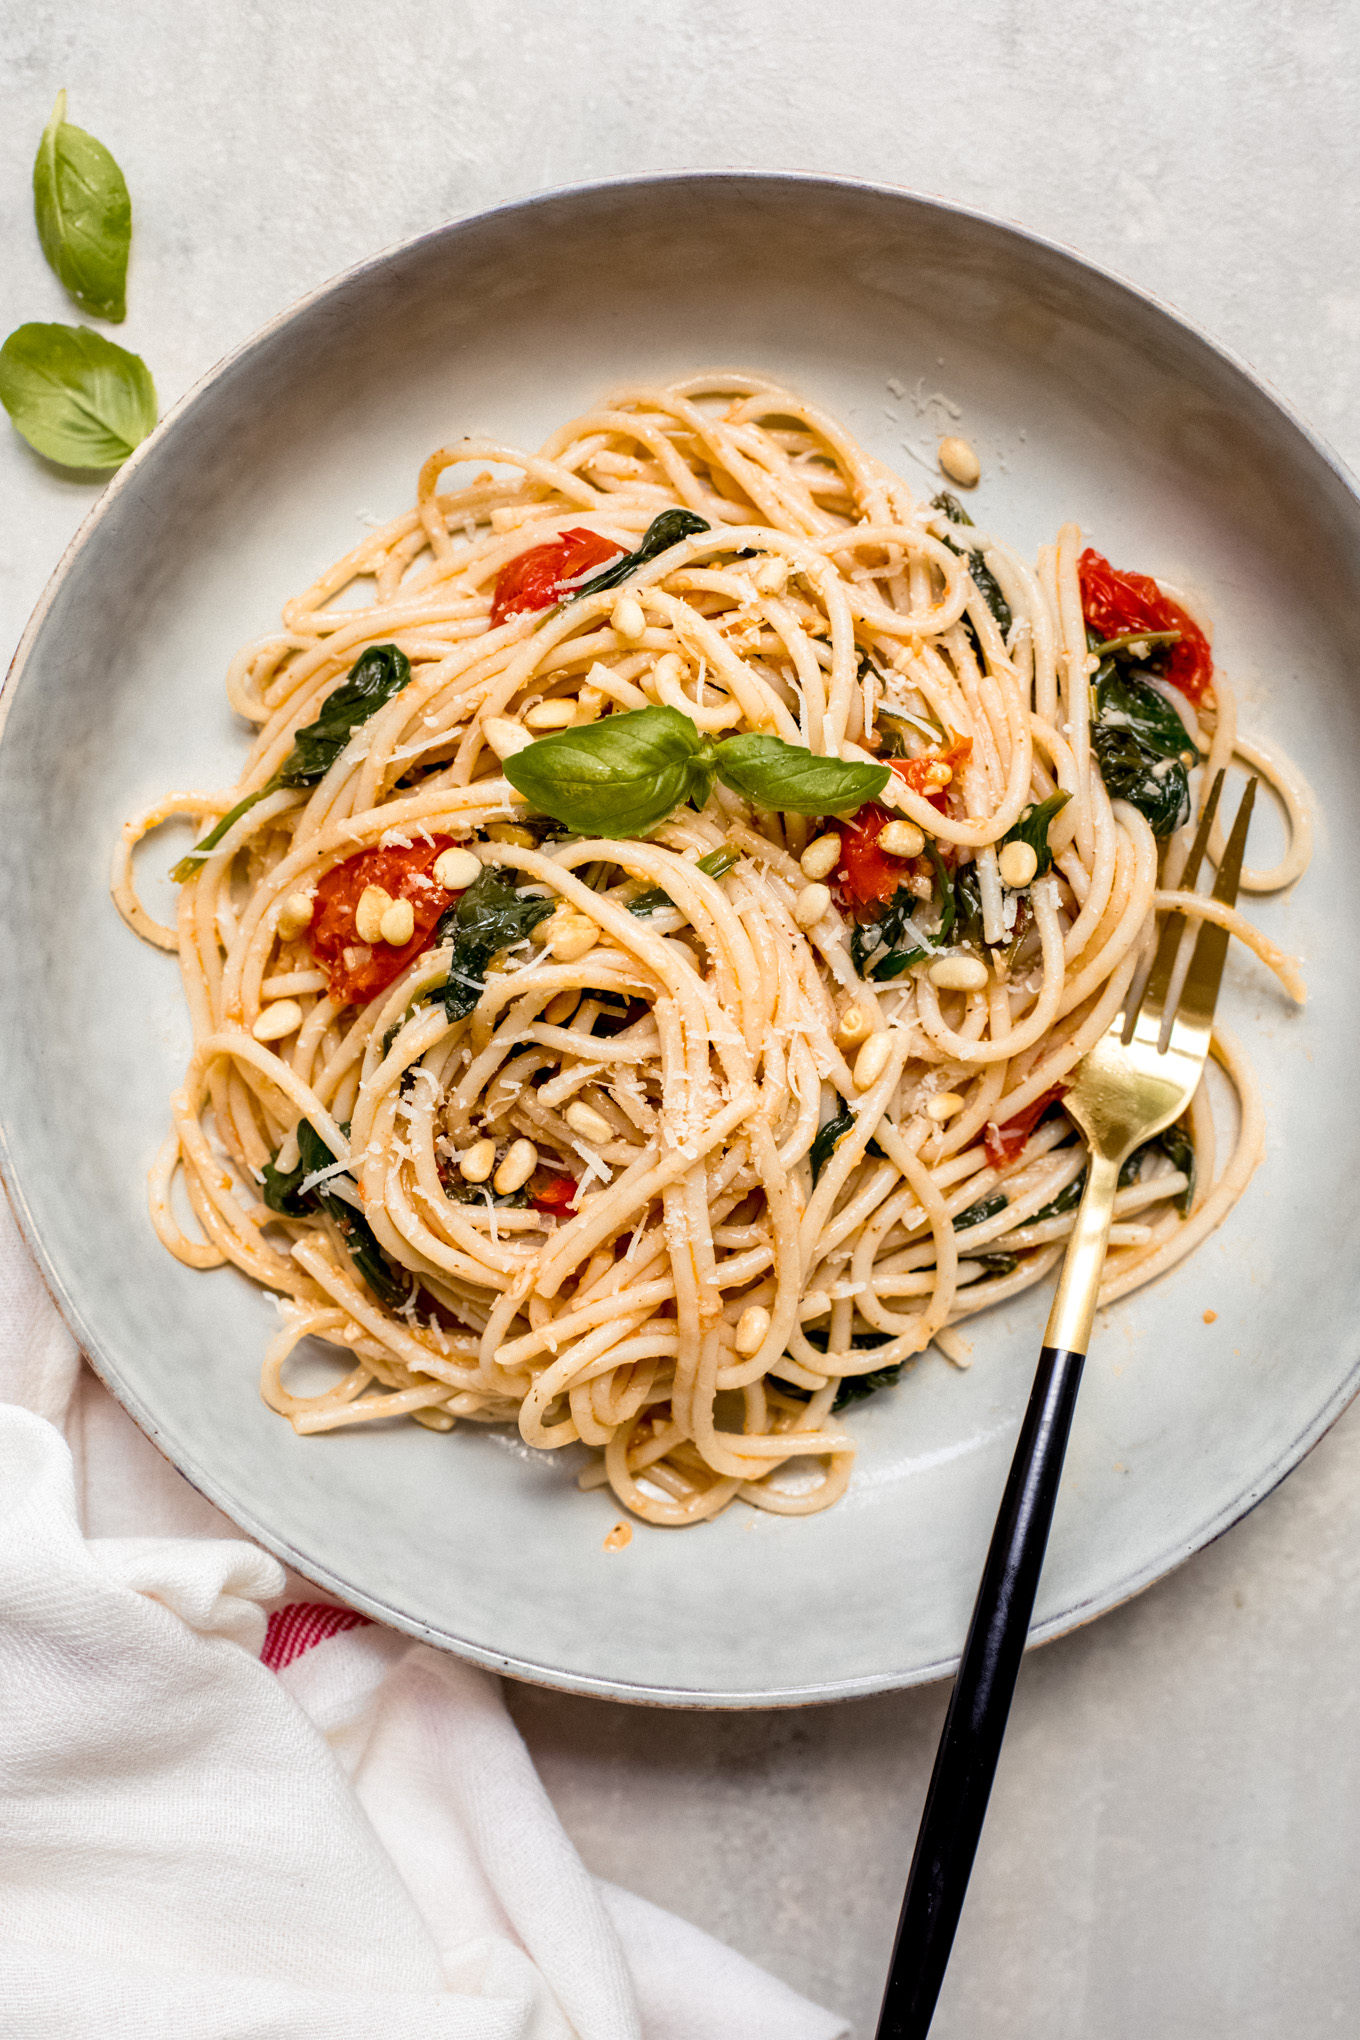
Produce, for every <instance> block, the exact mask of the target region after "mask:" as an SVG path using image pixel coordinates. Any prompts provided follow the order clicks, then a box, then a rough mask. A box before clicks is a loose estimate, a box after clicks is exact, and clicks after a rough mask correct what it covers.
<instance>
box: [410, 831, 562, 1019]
mask: <svg viewBox="0 0 1360 2040" xmlns="http://www.w3.org/2000/svg"><path fill="white" fill-rule="evenodd" d="M552 911H553V902H552V901H551V900H544V899H537V898H535V897H534V896H533V895H532V894H530V893H523V892H517V891H516V890H515V874H514V872H513V871H512V870H510V869H509V867H508V866H506V865H503V864H484V865H483V866H482V869H481V872H480V874H479V875H478V876H477V877H476V878H474V879H473V881H472V884H471V885H470V886H469V887H468V889H467V891H466V892H465V893H464V894H463V896H462V898H461V899H460V900H457V901H455V903H454V904H453V906H451V907H449V908H448V909H447V911H446V912H445V913H444V914H443V915H442V917H441V919H440V922H439V926H438V927H437V928H436V930H435V938H434V939H435V942H436V944H437V945H438V944H442V943H445V942H451V943H452V944H453V956H452V959H451V961H450V964H449V975H448V978H447V980H446V982H445V983H444V984H443V985H442V986H441V987H439V988H438V989H437V990H436V991H435V993H434V997H435V998H437V999H442V1000H443V1002H444V1011H445V1013H446V1014H447V1015H448V1017H449V1019H450V1020H462V1019H464V1018H465V1017H466V1015H467V1014H469V1013H470V1012H471V1011H472V1009H473V1007H474V1006H475V1005H476V1004H477V1001H478V1000H479V999H480V998H481V996H482V991H483V988H484V986H485V981H486V967H487V965H488V964H489V963H490V961H491V959H492V957H493V956H494V955H495V954H496V952H497V951H498V950H501V949H508V948H509V947H510V946H511V944H512V943H515V942H522V941H523V940H524V938H525V936H526V935H530V934H532V933H533V931H534V929H535V928H536V927H537V926H538V924H539V922H540V921H546V920H547V918H548V916H549V914H551V913H552Z"/></svg>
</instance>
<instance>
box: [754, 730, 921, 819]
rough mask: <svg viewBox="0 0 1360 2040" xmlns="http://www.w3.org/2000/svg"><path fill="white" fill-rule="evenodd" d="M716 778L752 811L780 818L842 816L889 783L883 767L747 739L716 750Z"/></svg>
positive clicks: (762, 739) (777, 742) (770, 740)
mask: <svg viewBox="0 0 1360 2040" xmlns="http://www.w3.org/2000/svg"><path fill="white" fill-rule="evenodd" d="M717 766H718V777H719V779H721V781H722V783H723V785H724V786H730V787H731V789H732V791H733V792H734V793H739V794H741V795H742V797H743V799H745V800H749V801H751V802H752V803H753V804H754V805H755V806H756V807H763V808H774V809H777V810H778V811H779V812H780V813H781V814H791V815H842V814H848V813H849V812H850V810H851V809H853V808H858V807H863V805H864V803H865V801H866V800H873V799H874V798H875V797H876V795H878V794H880V793H882V791H883V789H884V787H885V786H886V785H887V783H888V776H889V775H888V768H887V766H886V765H864V764H861V763H860V762H859V761H858V760H856V759H845V758H819V757H818V756H817V755H816V753H815V752H813V751H809V750H806V749H804V747H803V745H801V744H786V743H784V742H783V740H782V739H781V738H779V737H766V736H759V735H755V734H751V735H748V736H742V737H727V738H725V739H724V741H723V742H722V743H721V744H719V745H718V746H717Z"/></svg>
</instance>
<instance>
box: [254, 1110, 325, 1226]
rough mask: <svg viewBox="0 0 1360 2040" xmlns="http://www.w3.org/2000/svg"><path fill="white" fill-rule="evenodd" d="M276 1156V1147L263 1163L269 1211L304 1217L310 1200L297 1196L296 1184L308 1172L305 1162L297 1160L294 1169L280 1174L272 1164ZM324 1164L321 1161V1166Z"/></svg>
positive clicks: (310, 1206)
mask: <svg viewBox="0 0 1360 2040" xmlns="http://www.w3.org/2000/svg"><path fill="white" fill-rule="evenodd" d="M304 1123H305V1122H304ZM299 1145H300V1143H299ZM277 1156H278V1150H277V1149H276V1150H275V1153H274V1158H273V1159H271V1160H270V1161H267V1162H266V1163H265V1165H264V1183H263V1185H262V1186H261V1187H262V1190H263V1195H264V1201H265V1203H266V1204H267V1205H268V1206H269V1209H270V1210H271V1211H278V1212H281V1213H282V1214H283V1216H284V1217H285V1218H305V1217H306V1216H307V1213H308V1212H309V1211H310V1210H311V1209H312V1200H311V1198H310V1197H299V1196H298V1185H299V1183H301V1181H302V1179H303V1177H304V1176H306V1175H308V1174H310V1171H309V1169H308V1167H307V1164H306V1162H304V1161H299V1162H298V1165H297V1167H296V1168H295V1169H290V1170H289V1171H288V1173H287V1175H281V1174H280V1172H279V1171H278V1169H276V1168H275V1166H274V1161H275V1160H277ZM324 1166H325V1164H324V1163H323V1164H322V1167H323V1168H324Z"/></svg>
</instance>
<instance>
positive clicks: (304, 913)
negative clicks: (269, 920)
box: [277, 892, 312, 942]
mask: <svg viewBox="0 0 1360 2040" xmlns="http://www.w3.org/2000/svg"><path fill="white" fill-rule="evenodd" d="M311 925H312V901H311V897H310V895H309V894H307V893H305V892H295V893H289V895H288V897H287V899H286V900H285V901H284V903H283V906H282V908H281V909H280V911H279V918H278V922H277V933H278V938H279V940H280V942H295V941H296V940H297V938H298V936H299V935H300V934H301V933H302V931H303V929H304V928H310V927H311Z"/></svg>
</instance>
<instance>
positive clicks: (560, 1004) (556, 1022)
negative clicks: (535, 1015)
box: [543, 988, 581, 1027]
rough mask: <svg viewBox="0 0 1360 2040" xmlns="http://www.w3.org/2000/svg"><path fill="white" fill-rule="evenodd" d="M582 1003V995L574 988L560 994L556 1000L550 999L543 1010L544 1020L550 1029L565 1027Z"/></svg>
mask: <svg viewBox="0 0 1360 2040" xmlns="http://www.w3.org/2000/svg"><path fill="white" fill-rule="evenodd" d="M580 1003H581V994H580V993H579V992H578V991H576V990H575V989H574V988H568V990H566V991H565V992H559V993H558V994H557V997H556V998H555V999H549V1001H548V1003H547V1005H546V1006H545V1007H544V1008H543V1018H544V1019H545V1020H546V1021H547V1023H548V1025H549V1027H565V1026H566V1024H567V1022H568V1020H570V1018H571V1016H572V1014H573V1013H574V1012H575V1011H576V1008H577V1007H578V1006H579V1005H580Z"/></svg>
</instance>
